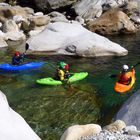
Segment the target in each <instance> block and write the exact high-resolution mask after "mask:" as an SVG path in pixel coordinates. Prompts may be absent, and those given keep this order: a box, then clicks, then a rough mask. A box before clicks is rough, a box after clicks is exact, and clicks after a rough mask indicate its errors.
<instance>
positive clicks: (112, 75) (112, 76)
mask: <svg viewBox="0 0 140 140" xmlns="http://www.w3.org/2000/svg"><path fill="white" fill-rule="evenodd" d="M139 64H140V62H137V63H136V64H135V65H134V66H131V68H135V67H136V66H137V65H139ZM117 76H118V74H111V75H109V77H110V78H116V77H117Z"/></svg>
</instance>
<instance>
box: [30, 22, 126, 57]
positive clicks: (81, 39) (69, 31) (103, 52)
mask: <svg viewBox="0 0 140 140" xmlns="http://www.w3.org/2000/svg"><path fill="white" fill-rule="evenodd" d="M28 43H29V45H30V50H31V51H53V52H56V53H59V54H66V55H78V56H85V57H95V56H107V55H117V56H123V55H126V54H127V53H128V51H127V50H126V49H124V48H122V47H121V46H120V45H118V44H116V43H113V42H112V41H110V40H109V39H107V38H105V37H103V36H100V35H97V34H96V33H92V32H90V31H88V30H87V29H85V28H84V27H82V26H81V25H80V24H79V23H78V22H74V23H64V22H55V23H50V24H49V25H47V26H46V28H45V29H44V30H43V31H42V32H41V33H40V34H38V35H37V36H34V37H32V38H30V39H29V40H28ZM71 46H72V47H71ZM71 48H72V50H73V48H75V50H74V51H73V52H72V51H71V50H70V52H69V51H68V50H69V49H71Z"/></svg>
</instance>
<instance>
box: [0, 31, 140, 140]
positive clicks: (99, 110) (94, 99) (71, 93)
mask: <svg viewBox="0 0 140 140" xmlns="http://www.w3.org/2000/svg"><path fill="white" fill-rule="evenodd" d="M109 38H110V39H111V40H112V41H114V42H117V43H119V44H120V45H121V46H123V47H125V48H126V49H128V51H129V54H128V55H127V56H124V57H98V58H79V57H69V56H47V54H46V56H45V55H37V56H33V55H29V56H28V58H27V59H26V62H28V61H42V60H43V61H46V62H47V63H46V64H45V65H44V66H43V67H41V68H39V69H35V70H28V71H22V72H16V73H11V72H3V71H0V89H1V90H2V92H3V93H5V95H6V96H7V99H8V102H9V104H10V106H11V107H12V108H13V109H14V110H15V111H16V112H18V113H19V114H20V115H21V116H23V118H24V119H25V120H26V121H27V122H28V124H29V125H30V126H31V127H32V128H33V130H34V131H35V132H36V133H37V134H38V135H39V136H40V137H41V138H42V140H59V139H60V136H61V135H62V134H63V132H64V131H65V129H66V128H67V127H69V126H71V125H74V124H87V123H98V124H100V125H101V126H104V125H106V124H109V123H110V122H111V121H112V120H113V118H114V116H115V114H116V113H117V111H118V110H119V108H120V107H121V105H122V104H123V103H124V102H125V101H126V100H127V99H128V98H129V97H130V96H131V95H132V94H133V93H134V92H135V91H136V90H137V89H139V87H140V65H138V66H137V67H136V78H137V80H136V83H135V86H134V87H133V89H132V90H131V91H130V92H128V93H126V94H123V95H120V94H118V93H115V92H114V89H113V87H114V84H115V81H116V79H115V78H110V75H111V74H117V73H119V72H120V70H121V68H122V65H123V64H128V65H129V66H131V65H135V64H136V63H137V62H140V33H137V34H136V35H127V36H124V35H121V36H114V37H109ZM14 47H15V46H14ZM10 50H11V49H8V50H1V51H0V63H10V62H11V57H12V53H11V52H12V51H10ZM59 61H65V62H67V63H69V64H70V72H72V73H74V72H82V71H86V72H88V73H89V75H88V77H87V78H86V79H84V80H82V81H79V82H75V83H74V84H72V87H69V86H67V85H61V86H41V85H38V84H36V82H35V81H36V80H37V79H40V78H43V77H54V75H55V72H56V70H55V68H54V66H56V65H57V63H58V62H59ZM52 64H53V65H54V66H52Z"/></svg>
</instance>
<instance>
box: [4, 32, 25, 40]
mask: <svg viewBox="0 0 140 140" xmlns="http://www.w3.org/2000/svg"><path fill="white" fill-rule="evenodd" d="M5 36H6V38H7V40H8V39H9V40H12V41H19V40H25V39H26V36H25V35H24V34H23V32H19V31H17V32H7V33H6V34H5Z"/></svg>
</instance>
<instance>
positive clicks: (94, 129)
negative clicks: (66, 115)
mask: <svg viewBox="0 0 140 140" xmlns="http://www.w3.org/2000/svg"><path fill="white" fill-rule="evenodd" d="M100 131H101V127H100V126H99V125H97V124H87V125H74V126H71V127H69V128H68V129H67V130H66V131H65V132H64V133H63V135H62V137H61V138H60V140H78V139H79V138H81V137H84V136H88V135H92V134H97V133H99V132H100Z"/></svg>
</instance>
